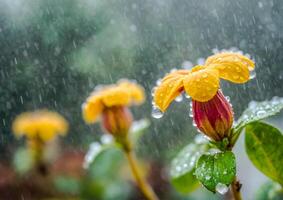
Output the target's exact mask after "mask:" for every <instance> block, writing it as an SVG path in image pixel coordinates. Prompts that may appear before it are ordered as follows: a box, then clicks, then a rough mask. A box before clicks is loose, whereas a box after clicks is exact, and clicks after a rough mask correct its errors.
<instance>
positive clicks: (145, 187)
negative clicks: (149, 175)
mask: <svg viewBox="0 0 283 200" xmlns="http://www.w3.org/2000/svg"><path fill="white" fill-rule="evenodd" d="M123 150H124V153H125V155H126V157H127V159H128V162H129V165H130V168H131V171H132V174H133V176H134V178H135V180H136V183H137V185H138V187H139V188H140V190H141V192H142V193H143V195H144V196H145V198H146V199H147V200H158V197H157V196H156V194H155V193H154V191H153V189H152V188H151V186H150V185H149V184H148V182H147V181H146V180H145V178H144V177H143V176H142V175H141V173H140V170H139V167H138V162H137V160H136V159H135V156H134V154H133V152H132V150H131V147H130V145H129V142H128V141H125V143H124V144H123Z"/></svg>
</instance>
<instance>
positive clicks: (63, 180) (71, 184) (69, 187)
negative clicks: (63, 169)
mask: <svg viewBox="0 0 283 200" xmlns="http://www.w3.org/2000/svg"><path fill="white" fill-rule="evenodd" d="M54 185H55V187H56V189H57V190H58V191H60V192H63V193H67V194H79V192H80V182H79V180H77V179H75V178H72V177H68V176H58V177H55V179H54Z"/></svg>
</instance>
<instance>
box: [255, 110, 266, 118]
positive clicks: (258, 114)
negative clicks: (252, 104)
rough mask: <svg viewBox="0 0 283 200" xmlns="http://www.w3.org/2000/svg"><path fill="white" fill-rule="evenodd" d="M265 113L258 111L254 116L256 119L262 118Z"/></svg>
mask: <svg viewBox="0 0 283 200" xmlns="http://www.w3.org/2000/svg"><path fill="white" fill-rule="evenodd" d="M265 113H266V112H265V111H264V110H259V111H257V113H256V115H257V116H258V117H263V116H264V115H265Z"/></svg>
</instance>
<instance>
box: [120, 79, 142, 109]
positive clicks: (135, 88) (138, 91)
mask: <svg viewBox="0 0 283 200" xmlns="http://www.w3.org/2000/svg"><path fill="white" fill-rule="evenodd" d="M118 86H119V87H123V88H125V89H126V90H127V91H128V93H129V95H130V97H131V101H132V102H133V103H135V104H141V103H143V102H144V100H145V92H144V89H143V87H141V86H140V85H138V84H136V83H134V82H130V81H128V80H121V81H120V82H119V83H118Z"/></svg>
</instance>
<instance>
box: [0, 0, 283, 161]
mask: <svg viewBox="0 0 283 200" xmlns="http://www.w3.org/2000/svg"><path fill="white" fill-rule="evenodd" d="M282 21H283V1H281V0H262V1H258V0H234V1H226V0H203V1H200V0H179V1H174V0H157V1H150V0H143V1H140V0H107V1H103V0H84V1H82V0H48V1H45V0H41V1H33V0H13V1H11V0H0V105H1V106H0V118H1V119H0V124H1V126H0V148H1V157H0V159H1V160H7V159H9V158H10V156H11V154H12V153H13V152H14V150H15V148H16V147H17V146H18V144H19V142H17V141H16V140H15V139H14V137H13V136H12V134H11V123H12V120H13V119H14V118H15V116H16V115H18V114H19V113H21V112H23V111H29V110H34V109H38V108H48V109H51V110H56V111H58V112H59V113H61V114H63V115H64V116H65V117H66V118H67V119H68V121H69V122H70V126H71V127H70V132H69V135H68V137H67V138H65V139H64V145H65V146H66V147H68V148H71V149H72V148H73V149H80V150H81V149H82V150H86V149H87V148H88V145H89V144H90V142H92V141H94V140H95V139H96V138H98V137H100V135H101V131H100V128H99V125H95V126H87V125H86V124H85V123H84V122H83V120H82V117H81V104H82V103H83V102H84V100H85V99H86V97H87V96H88V95H89V93H90V92H91V91H92V90H93V89H94V87H95V86H96V85H99V84H109V83H115V82H116V81H117V80H119V79H121V78H129V79H136V80H137V82H138V83H140V84H141V85H143V86H144V87H145V89H146V91H147V101H146V103H145V104H144V105H143V106H142V107H137V108H133V109H132V110H133V112H134V114H135V118H136V119H140V118H144V117H147V118H149V119H150V120H151V122H152V123H151V127H150V128H149V129H148V131H147V132H148V133H147V134H145V136H144V137H143V138H142V140H141V141H140V142H139V146H138V150H137V151H138V153H139V155H140V156H143V157H145V158H148V159H154V160H157V161H160V162H161V163H165V164H168V162H169V161H170V160H171V158H172V157H173V156H174V155H175V154H176V152H177V151H178V150H179V149H180V148H182V147H183V146H184V145H185V144H187V143H189V141H190V140H191V139H192V138H193V136H194V135H195V134H196V133H197V132H196V130H194V128H193V127H192V120H191V118H190V117H189V101H188V100H187V99H185V100H184V101H183V102H182V103H173V105H172V106H171V108H170V109H169V110H168V112H167V113H166V114H165V115H164V117H163V118H162V119H159V120H157V119H153V118H151V98H152V97H151V89H152V88H153V87H154V85H155V84H156V81H157V79H158V78H161V77H162V76H163V75H164V74H165V73H167V72H169V71H170V70H171V69H172V68H179V69H180V68H182V65H184V62H186V63H188V62H187V61H190V62H192V63H193V64H196V63H197V62H198V61H199V62H200V61H201V60H202V59H200V58H206V57H207V56H209V55H211V54H212V50H213V49H219V50H221V49H229V48H231V47H235V48H238V49H240V50H242V51H243V52H244V53H248V54H249V55H250V56H251V57H252V58H253V59H254V60H255V61H256V73H257V77H256V79H253V80H252V81H250V82H249V83H247V84H244V85H234V84H230V83H228V82H223V83H222V85H223V90H224V93H225V94H226V95H228V96H230V98H231V102H232V104H233V106H234V111H235V115H236V117H238V116H239V115H240V113H241V111H242V110H243V109H244V108H245V107H246V106H247V104H248V102H249V101H250V100H251V99H253V100H265V99H270V98H271V97H272V96H282V92H283V87H282V82H283V68H282V65H283V45H282V42H283V24H282ZM184 102H185V103H184Z"/></svg>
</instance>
